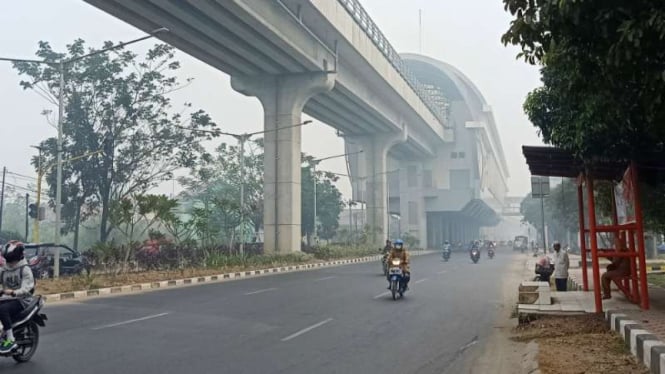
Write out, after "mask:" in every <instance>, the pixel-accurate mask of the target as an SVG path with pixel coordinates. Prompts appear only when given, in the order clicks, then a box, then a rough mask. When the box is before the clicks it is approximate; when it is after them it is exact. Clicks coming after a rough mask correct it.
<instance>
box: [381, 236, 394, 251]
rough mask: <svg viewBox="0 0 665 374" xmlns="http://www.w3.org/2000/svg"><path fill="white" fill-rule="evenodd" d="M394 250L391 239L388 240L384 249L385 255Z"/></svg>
mask: <svg viewBox="0 0 665 374" xmlns="http://www.w3.org/2000/svg"><path fill="white" fill-rule="evenodd" d="M392 249H393V243H392V242H391V241H390V239H387V240H386V245H385V247H383V254H388V253H390V251H391V250H392Z"/></svg>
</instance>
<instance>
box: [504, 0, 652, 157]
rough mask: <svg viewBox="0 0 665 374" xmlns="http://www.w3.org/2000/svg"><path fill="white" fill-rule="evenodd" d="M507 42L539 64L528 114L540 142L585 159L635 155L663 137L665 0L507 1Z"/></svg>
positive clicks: (529, 60)
mask: <svg viewBox="0 0 665 374" xmlns="http://www.w3.org/2000/svg"><path fill="white" fill-rule="evenodd" d="M504 4H505V8H506V10H507V11H509V12H510V13H511V14H512V15H513V16H514V19H513V21H512V22H511V24H510V28H509V29H508V31H507V32H506V33H505V35H503V38H502V41H503V42H504V44H514V45H517V46H519V47H520V48H521V50H522V51H521V53H520V54H519V55H518V56H519V57H523V58H524V59H525V60H526V61H527V62H529V63H531V64H541V65H542V66H543V67H542V79H543V87H542V88H539V89H537V90H535V91H534V92H532V93H531V94H530V95H529V96H528V98H527V100H526V103H525V111H526V113H527V115H528V116H529V118H530V119H531V121H532V122H533V123H534V125H535V126H537V127H538V129H539V130H540V132H541V134H542V136H543V139H544V140H545V142H548V143H551V144H554V145H557V146H559V147H563V148H566V149H569V150H571V151H573V152H575V153H576V154H578V155H581V156H584V157H585V158H595V157H603V158H606V159H629V158H633V159H638V160H639V159H640V157H643V154H644V150H662V149H663V146H664V142H665V127H663V126H662V123H663V122H664V121H665V105H663V101H664V100H665V96H664V95H665V73H663V72H664V71H665V49H664V48H663V47H662V46H663V37H664V35H665V3H662V2H658V1H649V0H615V1H605V0H586V1H574V0H562V1H540V0H537V1H525V0H504Z"/></svg>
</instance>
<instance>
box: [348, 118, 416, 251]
mask: <svg viewBox="0 0 665 374" xmlns="http://www.w3.org/2000/svg"><path fill="white" fill-rule="evenodd" d="M407 136H408V133H407V130H406V125H404V126H403V127H402V131H401V132H400V133H397V134H392V133H391V134H372V135H368V136H359V137H354V142H357V143H359V144H361V147H362V149H363V155H364V157H365V172H366V175H364V178H365V180H366V189H365V191H366V194H365V200H366V201H365V203H366V204H367V225H368V226H369V229H370V243H371V244H372V245H373V246H377V245H378V246H381V245H383V244H384V243H385V240H386V235H387V233H388V230H387V228H388V175H387V173H388V171H390V170H387V158H388V151H389V150H390V148H392V147H393V146H394V145H396V144H399V143H402V142H405V141H406V140H407ZM400 214H401V225H402V231H404V224H405V223H406V221H405V220H406V219H407V218H408V217H406V216H405V214H404V212H402V211H400Z"/></svg>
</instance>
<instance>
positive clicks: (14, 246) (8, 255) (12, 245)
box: [2, 240, 25, 262]
mask: <svg viewBox="0 0 665 374" xmlns="http://www.w3.org/2000/svg"><path fill="white" fill-rule="evenodd" d="M24 250H25V247H24V246H23V243H21V242H19V241H18V240H10V241H9V242H8V243H7V244H5V246H4V247H2V257H4V259H5V261H6V262H16V261H20V260H23V251H24Z"/></svg>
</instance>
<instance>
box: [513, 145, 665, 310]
mask: <svg viewBox="0 0 665 374" xmlns="http://www.w3.org/2000/svg"><path fill="white" fill-rule="evenodd" d="M522 153H523V154H524V156H525V158H526V162H527V164H528V165H529V169H530V171H531V174H532V175H536V176H544V177H564V178H575V179H576V180H577V197H578V199H577V203H578V210H579V223H580V249H581V256H582V283H583V288H584V291H589V276H588V274H587V273H588V271H587V256H588V255H589V254H590V255H591V256H590V259H591V268H592V276H593V285H594V287H593V292H594V298H595V305H596V312H597V313H601V312H602V311H603V304H602V299H601V287H600V276H601V274H600V264H599V259H600V258H602V257H609V258H614V257H628V258H629V259H630V269H631V271H630V275H629V276H626V277H624V278H622V279H618V280H615V282H614V283H615V284H616V285H617V287H618V288H619V289H620V290H621V292H622V293H623V294H624V295H625V296H626V298H627V299H628V300H630V301H631V302H633V303H636V304H639V305H640V307H641V308H642V309H649V288H648V284H647V273H646V258H645V245H644V223H643V216H642V206H641V202H640V199H639V196H640V194H639V185H638V174H640V176H642V175H644V176H646V174H648V173H651V174H653V171H654V170H662V169H663V168H664V167H665V160H663V159H662V158H661V159H659V160H656V159H654V162H651V163H640V164H639V165H638V164H637V163H636V162H633V161H626V162H614V161H612V162H609V161H603V160H596V161H592V162H583V161H582V160H581V159H579V158H576V157H574V156H573V154H572V153H570V152H568V151H566V150H563V149H559V148H554V147H543V146H523V147H522ZM595 181H611V182H612V187H613V188H611V198H612V214H611V215H612V217H611V218H612V223H611V224H599V223H598V221H597V218H596V201H595V196H594V193H593V192H594V182H595ZM585 192H586V205H587V206H586V209H587V218H588V220H587V222H585V214H584V211H585ZM603 235H604V238H611V240H609V242H610V243H612V244H611V245H610V248H602V247H600V246H599V236H603ZM606 242H607V241H606ZM621 249H623V250H621Z"/></svg>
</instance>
